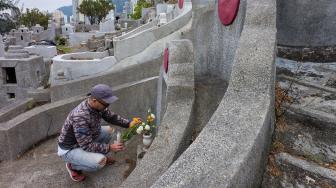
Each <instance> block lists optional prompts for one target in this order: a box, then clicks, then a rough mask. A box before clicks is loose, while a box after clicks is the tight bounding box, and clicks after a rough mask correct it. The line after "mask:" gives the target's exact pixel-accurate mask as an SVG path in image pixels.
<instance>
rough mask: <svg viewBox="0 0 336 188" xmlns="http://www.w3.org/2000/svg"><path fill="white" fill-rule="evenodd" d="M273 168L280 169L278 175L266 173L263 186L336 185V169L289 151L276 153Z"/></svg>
mask: <svg viewBox="0 0 336 188" xmlns="http://www.w3.org/2000/svg"><path fill="white" fill-rule="evenodd" d="M272 168H273V170H277V171H278V173H277V176H271V175H270V174H266V175H265V176H264V180H263V183H262V187H263V188H273V187H274V188H278V187H283V188H291V187H293V188H294V187H297V188H301V187H302V188H303V187H307V188H313V187H321V188H332V187H336V171H335V170H332V169H330V168H326V167H323V166H321V165H318V164H316V163H313V162H310V161H307V160H305V159H303V158H298V157H295V156H292V155H290V154H288V153H279V154H276V155H275V164H274V166H273V167H272Z"/></svg>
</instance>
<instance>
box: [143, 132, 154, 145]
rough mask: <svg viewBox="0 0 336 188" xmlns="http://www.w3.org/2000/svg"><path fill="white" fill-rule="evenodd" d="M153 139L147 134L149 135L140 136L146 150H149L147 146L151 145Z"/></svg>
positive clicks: (150, 134)
mask: <svg viewBox="0 0 336 188" xmlns="http://www.w3.org/2000/svg"><path fill="white" fill-rule="evenodd" d="M152 141H153V138H152V133H149V135H145V134H143V136H142V143H143V145H145V147H146V148H149V146H150V145H151V144H152Z"/></svg>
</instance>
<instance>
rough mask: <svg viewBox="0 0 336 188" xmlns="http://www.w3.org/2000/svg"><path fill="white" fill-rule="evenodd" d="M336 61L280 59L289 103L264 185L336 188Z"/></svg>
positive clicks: (284, 108)
mask: <svg viewBox="0 0 336 188" xmlns="http://www.w3.org/2000/svg"><path fill="white" fill-rule="evenodd" d="M335 75H336V63H300V62H295V61H290V60H285V59H280V58H279V59H277V80H278V83H279V84H278V85H279V87H280V88H281V91H282V95H288V98H287V100H288V103H286V102H285V101H283V102H282V103H281V113H280V114H279V113H278V114H277V115H278V117H277V123H276V128H275V132H274V135H273V143H272V148H271V152H270V156H269V160H268V164H267V168H266V171H265V174H264V179H263V183H262V187H265V188H266V187H267V188H269V187H286V188H287V187H293V188H294V187H295V188H296V187H297V188H301V187H321V188H332V187H336V92H335V88H336V86H335V84H336V79H335Z"/></svg>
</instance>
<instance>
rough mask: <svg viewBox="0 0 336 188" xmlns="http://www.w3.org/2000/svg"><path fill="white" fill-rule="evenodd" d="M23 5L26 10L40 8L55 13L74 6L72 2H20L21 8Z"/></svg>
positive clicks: (41, 0)
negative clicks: (63, 7)
mask: <svg viewBox="0 0 336 188" xmlns="http://www.w3.org/2000/svg"><path fill="white" fill-rule="evenodd" d="M22 4H23V5H24V6H23V7H24V9H26V8H38V9H40V10H43V11H48V12H53V11H54V10H56V9H58V8H60V7H62V6H67V5H71V4H72V0H20V3H19V7H20V8H21V6H22Z"/></svg>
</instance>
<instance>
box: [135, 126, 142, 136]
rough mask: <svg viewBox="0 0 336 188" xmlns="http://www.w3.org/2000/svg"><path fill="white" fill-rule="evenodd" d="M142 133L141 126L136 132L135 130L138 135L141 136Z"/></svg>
mask: <svg viewBox="0 0 336 188" xmlns="http://www.w3.org/2000/svg"><path fill="white" fill-rule="evenodd" d="M142 131H143V127H142V126H140V127H138V128H137V130H136V132H137V133H138V134H141V133H142Z"/></svg>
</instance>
